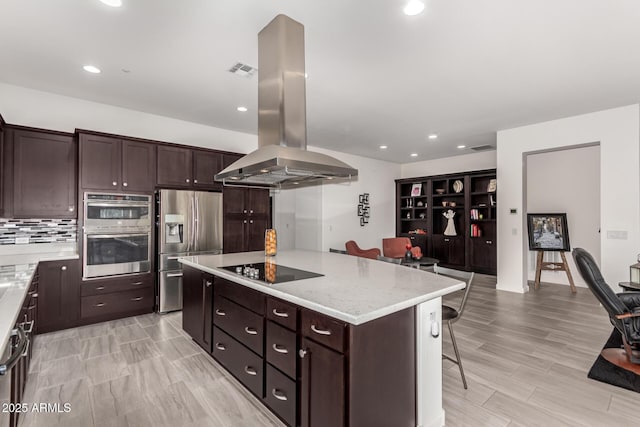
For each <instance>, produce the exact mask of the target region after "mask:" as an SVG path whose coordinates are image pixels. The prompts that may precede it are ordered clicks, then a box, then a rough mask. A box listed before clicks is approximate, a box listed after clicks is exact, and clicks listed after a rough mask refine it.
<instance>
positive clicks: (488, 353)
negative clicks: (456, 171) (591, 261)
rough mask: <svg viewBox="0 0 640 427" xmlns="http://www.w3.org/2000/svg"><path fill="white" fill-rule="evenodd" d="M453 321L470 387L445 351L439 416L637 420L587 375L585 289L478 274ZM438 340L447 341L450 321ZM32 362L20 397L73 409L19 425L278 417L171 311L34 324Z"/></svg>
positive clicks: (498, 422)
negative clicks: (499, 283)
mask: <svg viewBox="0 0 640 427" xmlns="http://www.w3.org/2000/svg"><path fill="white" fill-rule="evenodd" d="M458 300H459V296H458V295H453V296H449V297H447V298H445V302H449V303H451V304H452V305H455V304H456V303H457V302H458ZM454 330H455V332H456V337H457V340H458V346H459V347H460V351H461V354H462V360H463V364H464V368H465V373H466V377H467V382H468V384H469V389H468V390H464V388H463V387H462V382H461V380H460V374H459V371H458V367H457V366H456V365H454V364H453V363H451V362H448V361H444V362H443V404H444V408H445V411H446V420H447V426H473V427H477V426H514V427H515V426H610V425H634V424H636V421H634V420H637V419H638V414H637V412H638V402H640V395H639V394H638V393H634V392H630V391H627V390H624V389H621V388H618V387H614V386H611V385H608V384H603V383H600V382H597V381H593V380H590V379H588V378H587V372H588V370H589V368H590V367H591V364H592V363H593V362H594V360H595V359H596V357H597V355H598V353H599V352H600V350H601V348H602V346H603V344H604V343H605V341H606V339H607V338H608V336H609V334H610V333H611V330H612V327H611V326H610V324H609V321H608V320H607V315H606V313H605V311H604V309H602V308H601V307H600V306H599V305H598V303H597V301H596V300H595V298H594V297H593V296H592V295H591V293H590V292H589V290H588V289H585V288H578V293H577V294H575V295H572V294H571V293H570V292H569V288H568V287H567V286H559V285H545V284H543V285H542V287H541V289H540V290H538V291H535V292H534V291H532V292H529V293H527V294H514V293H510V292H502V291H496V289H495V278H494V277H492V276H482V275H476V281H475V285H474V288H473V290H472V291H471V294H470V297H469V301H468V305H467V308H466V310H465V313H464V315H463V317H462V319H461V320H460V321H459V322H457V323H456V324H455V325H454ZM443 347H444V350H445V352H447V353H449V354H452V353H453V351H452V348H451V344H450V339H449V334H448V331H447V330H446V329H444V330H443ZM31 371H32V372H31V375H30V377H29V381H28V383H27V390H26V396H25V401H27V402H47V403H56V402H60V403H64V402H68V403H70V404H71V411H70V412H69V413H53V414H51V413H49V414H45V413H29V414H27V415H26V416H25V417H22V419H21V427H32V426H71V427H73V426H82V427H90V426H96V427H100V426H129V427H139V426H140V427H145V426H171V427H174V426H190V427H195V426H233V427H236V426H239V427H253V426H257V427H260V426H281V425H282V423H280V422H279V421H278V420H277V419H275V418H274V416H273V415H271V414H270V413H269V412H268V411H267V410H266V409H265V408H264V407H263V406H262V405H261V404H260V403H259V401H258V400H257V399H256V398H255V397H254V396H252V395H250V394H249V393H248V392H246V391H245V390H244V389H243V388H242V387H241V386H239V384H238V383H237V381H236V380H235V379H233V378H232V377H230V375H228V374H227V373H226V372H224V370H223V369H222V368H221V367H219V365H218V364H217V363H216V362H215V361H214V360H213V359H212V358H211V357H210V356H208V355H207V354H206V353H205V352H204V351H203V350H201V349H200V348H199V347H198V346H197V345H195V344H194V343H193V342H192V341H191V340H190V339H189V338H188V336H187V335H186V334H185V333H184V332H183V331H182V329H181V317H180V314H179V313H174V314H169V315H156V314H149V315H145V316H139V317H135V318H128V319H122V320H117V321H112V322H106V323H102V324H98V325H92V326H87V327H82V328H75V329H70V330H66V331H60V332H54V333H51V334H44V335H38V336H37V337H36V340H35V344H34V359H33V361H32V368H31ZM327 427H331V426H327ZM383 427H387V426H383ZM389 427H392V426H389Z"/></svg>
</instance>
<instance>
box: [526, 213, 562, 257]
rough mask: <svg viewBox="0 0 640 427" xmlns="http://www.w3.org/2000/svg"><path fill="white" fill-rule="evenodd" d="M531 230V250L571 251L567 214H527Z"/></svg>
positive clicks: (528, 226)
mask: <svg viewBox="0 0 640 427" xmlns="http://www.w3.org/2000/svg"><path fill="white" fill-rule="evenodd" d="M527 229H528V230H529V250H532V251H563V252H568V251H570V250H571V245H570V244H569V228H568V227H567V214H566V213H552V214H527Z"/></svg>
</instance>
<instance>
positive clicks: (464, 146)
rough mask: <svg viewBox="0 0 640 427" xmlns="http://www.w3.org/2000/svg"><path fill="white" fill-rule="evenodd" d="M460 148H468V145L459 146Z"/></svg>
mask: <svg viewBox="0 0 640 427" xmlns="http://www.w3.org/2000/svg"><path fill="white" fill-rule="evenodd" d="M458 148H467V146H466V145H458Z"/></svg>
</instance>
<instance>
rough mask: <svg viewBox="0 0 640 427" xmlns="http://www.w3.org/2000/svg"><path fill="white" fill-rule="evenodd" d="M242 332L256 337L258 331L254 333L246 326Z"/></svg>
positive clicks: (253, 330)
mask: <svg viewBox="0 0 640 427" xmlns="http://www.w3.org/2000/svg"><path fill="white" fill-rule="evenodd" d="M244 331H245V332H246V333H248V334H249V335H258V331H256V330H255V329H254V328H250V327H248V326H245V327H244Z"/></svg>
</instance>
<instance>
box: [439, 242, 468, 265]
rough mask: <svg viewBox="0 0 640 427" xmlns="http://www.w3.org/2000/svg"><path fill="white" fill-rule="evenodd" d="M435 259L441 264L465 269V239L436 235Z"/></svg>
mask: <svg viewBox="0 0 640 427" xmlns="http://www.w3.org/2000/svg"><path fill="white" fill-rule="evenodd" d="M432 244H433V257H434V258H436V259H438V260H440V261H441V262H440V264H442V265H447V266H451V267H462V268H464V264H465V259H464V237H462V236H445V235H435V236H433V240H432Z"/></svg>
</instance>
